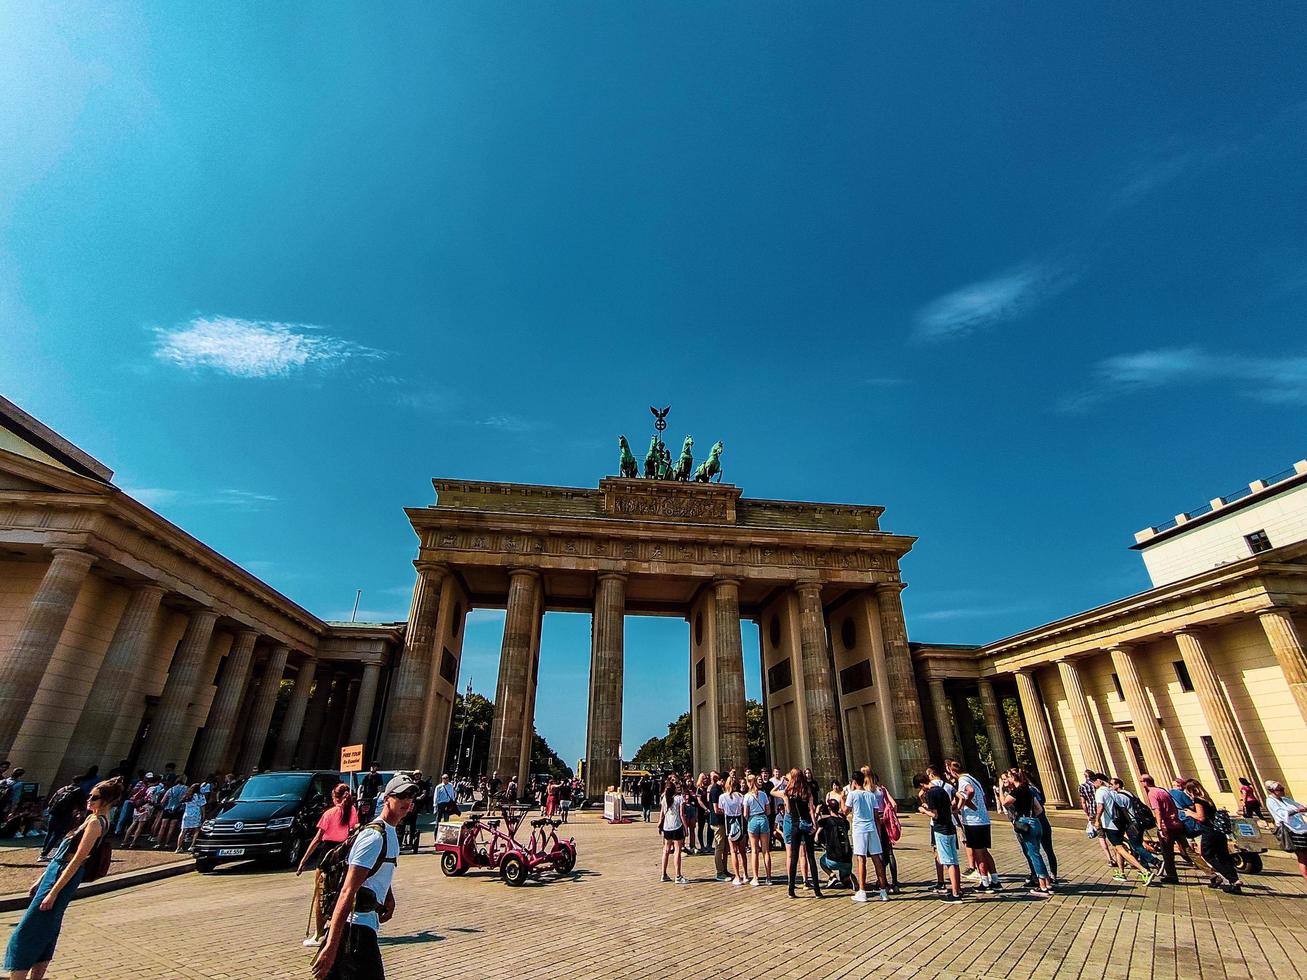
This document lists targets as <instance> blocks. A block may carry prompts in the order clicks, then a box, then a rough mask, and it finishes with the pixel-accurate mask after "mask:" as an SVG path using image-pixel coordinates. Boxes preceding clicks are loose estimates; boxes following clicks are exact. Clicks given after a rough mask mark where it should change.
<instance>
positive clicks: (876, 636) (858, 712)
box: [381, 440, 926, 795]
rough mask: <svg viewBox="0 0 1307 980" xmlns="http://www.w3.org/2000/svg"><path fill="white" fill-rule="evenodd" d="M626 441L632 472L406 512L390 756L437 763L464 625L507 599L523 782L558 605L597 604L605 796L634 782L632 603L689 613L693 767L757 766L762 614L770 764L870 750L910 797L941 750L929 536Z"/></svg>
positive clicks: (441, 484)
mask: <svg viewBox="0 0 1307 980" xmlns="http://www.w3.org/2000/svg"><path fill="white" fill-rule="evenodd" d="M622 444H623V471H624V473H625V474H626V475H625V476H623V477H614V478H607V479H604V480H601V481H600V483H599V487H598V489H580V488H571V487H553V486H531V485H524V484H513V483H486V482H476V481H468V480H445V479H436V480H434V481H433V483H434V486H435V490H436V503H435V504H434V505H433V506H430V507H419V508H411V509H408V510H407V511H406V513H407V514H408V517H409V519H410V520H411V522H412V525H413V529H414V531H416V533H417V535H418V538H419V541H420V545H419V553H418V557H417V559H416V561H415V562H414V564H415V566H416V568H417V572H418V575H417V583H416V586H415V588H414V591H413V601H412V607H411V610H410V614H409V619H408V627H407V633H406V635H405V640H404V650H403V655H402V657H401V659H400V663H399V665H398V667H397V671H396V675H395V678H394V680H393V681H392V687H391V694H390V701H389V711H388V721H387V724H386V732H385V736H384V738H383V740H382V748H381V758H382V759H383V760H384V761H385V762H386V764H388V765H396V764H400V762H401V760H402V761H403V762H404V763H405V764H416V765H417V766H418V767H420V768H421V769H422V770H423V771H426V772H432V771H435V772H439V771H440V767H441V766H442V765H443V760H444V759H445V750H446V743H447V740H448V738H449V732H450V727H451V721H452V714H453V710H452V709H453V704H454V692H455V691H456V690H457V686H458V673H459V660H460V655H461V650H462V642H463V626H464V622H465V620H466V617H467V614H468V611H469V610H471V609H474V608H478V607H493V608H503V609H506V610H507V614H506V617H505V620H504V636H503V646H502V650H501V654H500V664H499V679H498V685H497V688H496V696H495V716H494V722H493V726H492V732H491V745H490V766H491V767H492V768H494V769H497V770H498V771H499V772H500V773H501V775H503V776H505V777H507V776H508V775H510V774H513V773H516V774H518V777H519V780H520V784H521V785H525V782H526V778H527V772H528V768H527V767H528V762H529V759H530V752H531V736H532V732H533V719H534V715H535V707H536V702H537V698H538V697H539V693H540V688H541V686H542V685H541V683H540V680H541V679H540V675H539V658H540V627H541V617H542V616H543V614H544V613H545V612H546V611H547V610H566V611H573V612H582V611H584V612H590V613H591V614H592V615H593V620H592V630H591V651H590V698H589V716H588V723H587V741H586V746H587V748H586V759H587V770H588V775H587V779H586V791H587V793H588V794H592V795H593V794H600V793H602V791H603V789H604V788H605V787H607V786H610V785H612V784H614V783H616V782H617V779H618V773H619V765H620V762H619V759H618V752H619V745H620V742H621V735H622V674H623V664H624V652H623V623H624V617H625V616H626V615H627V614H637V615H659V616H678V617H683V618H685V619H686V620H687V621H688V622H689V624H690V643H689V650H688V651H687V653H688V656H689V658H690V706H691V728H692V732H693V764H694V769H695V771H696V772H697V771H700V770H707V769H712V768H717V769H721V770H722V771H725V770H726V769H728V768H730V767H732V766H736V767H739V768H740V769H743V768H744V766H745V765H746V763H747V760H748V753H747V743H746V732H745V696H744V652H743V649H742V642H741V632H740V620H741V617H748V618H751V619H753V620H755V621H756V622H757V623H758V626H759V638H760V646H761V650H760V656H761V665H760V666H761V671H762V679H763V699H764V707H765V710H766V715H767V721H768V731H769V741H770V744H769V750H770V751H769V758H768V760H767V761H768V763H769V764H773V763H774V764H775V765H777V766H782V767H785V766H791V765H795V766H800V767H803V766H810V767H811V768H812V770H813V773H814V775H815V776H816V777H817V778H818V779H819V780H822V781H823V782H822V783H821V785H823V786H825V785H829V782H828V781H829V780H830V779H831V778H832V777H835V776H843V775H844V774H846V773H847V772H848V771H849V769H850V767H854V766H859V765H865V764H870V765H872V766H873V767H874V768H876V769H878V770H879V771H880V773H881V774H882V776H883V777H884V778H885V779H886V780H887V781H888V782H889V783H890V785H891V788H892V789H893V790H894V792H895V793H896V794H898V795H906V794H907V793H908V792H909V791H910V789H911V782H910V778H911V775H912V773H914V772H918V771H920V770H921V769H922V768H924V766H925V764H926V741H925V735H924V731H923V726H922V717H921V708H920V704H919V701H918V697H917V691H916V686H915V681H914V676H913V671H912V664H911V660H910V658H909V651H908V643H907V633H906V630H905V627H904V622H903V608H902V604H901V602H900V596H899V593H900V590H901V589H902V588H903V583H902V581H901V580H900V576H899V559H900V558H902V556H903V555H905V554H906V553H907V552H908V551H909V550H910V549H911V547H912V545H913V543H914V541H915V539H914V538H911V537H905V536H902V535H896V534H889V533H886V532H884V531H882V530H881V529H880V524H879V522H880V516H881V513H882V511H883V508H880V507H870V506H853V505H846V504H820V503H803V502H796V501H782V500H751V499H749V498H746V497H742V496H741V491H740V489H739V488H738V487H736V486H732V485H729V484H721V483H709V482H689V481H688V480H687V479H686V478H685V476H682V478H681V479H680V480H676V479H674V478H673V479H637V478H635V477H634V473H633V472H632V470H633V466H632V467H629V468H628V465H627V463H628V459H629V452H628V450H627V447H626V443H625V440H623V441H622ZM715 448H716V449H717V451H718V452H720V447H715ZM651 452H652V451H651ZM687 475H688V474H687ZM543 690H544V694H545V696H546V697H547V696H548V693H549V682H548V678H547V677H546V678H545V681H544V684H543ZM415 746H416V753H415V751H414V747H415ZM415 754H416V758H414V756H415ZM410 760H411V761H410Z"/></svg>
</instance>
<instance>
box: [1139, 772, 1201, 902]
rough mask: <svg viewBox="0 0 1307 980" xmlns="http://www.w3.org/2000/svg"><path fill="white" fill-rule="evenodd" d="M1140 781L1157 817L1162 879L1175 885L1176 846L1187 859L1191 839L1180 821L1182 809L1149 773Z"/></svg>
mask: <svg viewBox="0 0 1307 980" xmlns="http://www.w3.org/2000/svg"><path fill="white" fill-rule="evenodd" d="M1139 782H1140V785H1142V786H1143V787H1144V792H1145V794H1146V795H1147V797H1148V805H1149V807H1150V808H1151V809H1152V811H1153V816H1155V817H1156V818H1157V844H1158V847H1159V849H1160V850H1161V852H1162V880H1163V881H1165V882H1168V883H1169V884H1172V885H1174V884H1176V883H1177V882H1179V880H1180V876H1179V875H1178V874H1176V871H1175V849H1176V847H1177V846H1178V847H1179V848H1180V849H1181V850H1182V851H1183V852H1184V854H1185V858H1186V859H1188V857H1189V839H1188V835H1187V834H1185V830H1184V824H1183V823H1181V822H1180V811H1179V810H1178V809H1176V805H1175V800H1173V799H1171V794H1170V793H1168V792H1167V791H1166V790H1164V789H1161V788H1160V787H1159V786H1158V785H1157V784H1156V783H1155V782H1154V781H1153V777H1152V776H1150V775H1148V773H1144V774H1143V775H1142V776H1140V777H1139ZM1190 863H1191V864H1192V861H1190Z"/></svg>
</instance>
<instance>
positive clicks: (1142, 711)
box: [1109, 646, 1174, 786]
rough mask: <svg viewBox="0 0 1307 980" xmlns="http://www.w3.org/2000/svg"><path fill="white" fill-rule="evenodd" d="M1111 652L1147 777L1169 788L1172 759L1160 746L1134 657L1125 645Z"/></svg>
mask: <svg viewBox="0 0 1307 980" xmlns="http://www.w3.org/2000/svg"><path fill="white" fill-rule="evenodd" d="M1111 652H1112V666H1113V667H1115V668H1116V678H1117V680H1119V681H1120V682H1121V691H1122V692H1123V693H1124V694H1125V703H1126V707H1127V708H1129V709H1130V720H1131V721H1133V722H1134V726H1135V737H1136V738H1138V739H1139V749H1140V751H1142V752H1143V753H1144V762H1145V763H1146V764H1147V766H1148V771H1149V775H1151V776H1152V777H1153V779H1154V780H1156V782H1157V785H1158V786H1168V785H1170V782H1171V777H1172V776H1173V775H1174V773H1173V772H1172V771H1171V763H1170V758H1171V757H1170V756H1169V755H1168V754H1167V752H1166V746H1165V745H1164V744H1162V735H1161V730H1160V729H1159V728H1158V727H1157V715H1156V714H1155V713H1154V712H1153V706H1152V704H1151V703H1150V702H1149V700H1148V692H1147V691H1145V690H1144V685H1143V682H1142V681H1140V679H1139V669H1138V667H1136V666H1135V658H1134V654H1133V653H1132V652H1131V651H1130V649H1129V648H1128V647H1124V646H1115V647H1113V648H1112V651H1111ZM1132 761H1133V760H1132ZM1109 775H1110V773H1109Z"/></svg>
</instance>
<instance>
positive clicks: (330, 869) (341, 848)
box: [318, 820, 397, 922]
mask: <svg viewBox="0 0 1307 980" xmlns="http://www.w3.org/2000/svg"><path fill="white" fill-rule="evenodd" d="M368 829H372V830H375V831H377V833H379V834H381V853H380V854H379V855H377V860H376V863H375V864H373V865H372V869H371V870H370V871H369V872H368V874H367V877H368V878H371V877H372V876H373V875H374V874H376V873H377V872H378V871H379V870H380V869H381V866H382V865H383V864H385V863H386V862H387V861H390V862H391V863H397V862H396V859H395V858H387V857H386V824H385V821H384V820H373V821H372V822H371V823H365V824H359V826H357V827H355V828H354V829H353V830H351V831H350V832H349V836H348V837H346V838H345V839H344V840H343V841H341V842H340V843H339V844H337V845H336V846H335V847H333V848H332V849H331V850H329V851H328V852H327V853H326V855H325V856H324V857H323V859H322V863H321V864H319V865H318V874H320V875H322V889H321V891H320V892H319V893H318V907H319V908H320V909H321V910H322V917H323V921H328V922H329V921H330V920H331V914H332V913H333V912H334V911H335V910H336V900H337V899H338V898H340V890H341V889H342V888H343V887H344V886H345V875H346V873H348V871H349V852H350V851H351V850H352V849H353V847H354V843H355V842H356V841H357V840H358V836H359V834H361V833H363V831H365V830H368ZM364 880H365V881H366V880H367V879H366V878H365V879H364ZM385 900H386V896H385V895H377V894H374V893H373V891H372V889H370V888H367V887H366V886H364V887H361V888H360V889H359V890H358V892H357V893H355V896H354V911H355V912H375V911H377V909H379V908H381V906H382V904H383V903H384V902H385Z"/></svg>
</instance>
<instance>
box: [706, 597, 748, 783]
mask: <svg viewBox="0 0 1307 980" xmlns="http://www.w3.org/2000/svg"><path fill="white" fill-rule="evenodd" d="M713 598H714V600H715V602H714V603H713V605H714V608H715V610H716V623H715V624H714V625H715V629H714V630H713V633H714V640H715V641H716V644H717V651H716V653H717V679H716V680H717V763H718V765H719V767H720V768H721V771H722V772H723V773H725V772H726V771H727V770H729V769H730V768H731V767H732V766H735V767H737V768H738V769H740V770H741V771H743V770H744V767H745V766H747V765H748V764H749V730H748V722H747V720H746V719H745V717H744V642H743V640H742V639H741V637H740V583H739V582H737V581H736V580H735V579H733V578H719V579H714V580H713Z"/></svg>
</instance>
